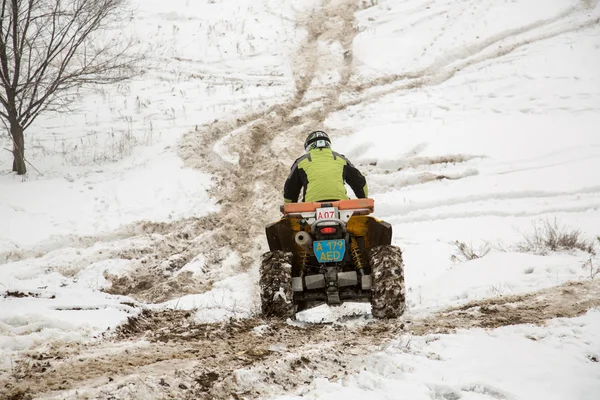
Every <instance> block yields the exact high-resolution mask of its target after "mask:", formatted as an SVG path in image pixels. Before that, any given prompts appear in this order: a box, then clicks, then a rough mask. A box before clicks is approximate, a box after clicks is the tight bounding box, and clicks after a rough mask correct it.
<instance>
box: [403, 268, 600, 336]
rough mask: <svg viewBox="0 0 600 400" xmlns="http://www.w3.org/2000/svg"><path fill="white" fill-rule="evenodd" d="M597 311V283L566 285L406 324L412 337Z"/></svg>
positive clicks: (482, 302) (539, 321)
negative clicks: (593, 309) (592, 309)
mask: <svg viewBox="0 0 600 400" xmlns="http://www.w3.org/2000/svg"><path fill="white" fill-rule="evenodd" d="M595 307H600V281H594V280H590V281H578V282H568V283H565V284H563V285H560V286H556V287H552V288H549V289H544V290H541V291H539V292H534V293H528V294H522V295H513V296H501V297H496V298H491V299H485V300H479V301H472V302H469V303H467V304H465V305H462V306H460V307H454V308H450V309H448V310H444V311H442V312H440V313H438V314H436V315H435V316H432V317H430V318H426V319H423V320H418V321H414V322H413V323H410V324H408V330H409V331H410V332H411V333H413V334H416V335H422V334H426V333H431V332H442V333H447V332H454V331H455V330H456V329H471V328H498V327H501V326H507V325H518V324H543V323H544V322H545V321H547V320H549V319H552V318H573V317H577V316H579V315H581V314H584V313H585V312H586V311H587V310H589V309H591V308H595Z"/></svg>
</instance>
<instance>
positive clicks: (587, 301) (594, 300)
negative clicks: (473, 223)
mask: <svg viewBox="0 0 600 400" xmlns="http://www.w3.org/2000/svg"><path fill="white" fill-rule="evenodd" d="M595 307H600V281H594V280H590V281H577V282H568V283H565V284H563V285H560V286H557V287H553V288H549V289H544V290H541V291H538V292H534V293H528V294H523V295H513V296H502V297H498V298H493V299H484V300H480V301H471V302H469V303H467V304H464V305H461V306H457V307H452V308H449V309H446V310H442V311H440V312H438V313H436V314H434V315H432V316H431V317H427V318H422V319H410V318H409V317H408V318H403V319H400V320H389V321H386V320H371V319H365V317H364V316H363V317H357V318H358V319H359V320H358V323H355V324H345V322H344V321H341V322H338V323H333V324H302V323H298V324H296V325H294V324H287V323H285V322H281V321H277V320H264V319H259V318H254V319H245V320H231V321H228V322H222V323H217V324H199V323H196V322H194V320H193V313H192V312H189V311H164V310H163V311H150V310H146V311H144V312H143V313H142V314H140V315H139V316H137V317H134V318H130V319H129V322H128V323H127V324H124V325H123V326H121V327H119V328H118V329H117V330H116V332H114V333H110V334H107V336H106V340H105V341H103V342H100V343H98V344H88V345H82V344H76V343H73V344H68V345H66V346H65V345H64V344H58V345H56V346H51V347H50V348H49V349H48V350H47V351H45V352H29V353H27V354H24V355H23V358H22V359H21V360H18V361H16V363H15V367H14V368H13V370H12V371H11V373H10V374H6V373H5V374H4V375H3V376H1V378H0V396H1V397H2V398H7V397H9V396H16V395H18V394H20V395H21V396H22V397H20V398H29V397H27V396H34V395H35V396H36V397H41V398H44V396H42V394H44V393H45V394H46V395H47V396H51V395H59V394H60V398H75V397H76V396H77V395H76V394H73V393H74V392H70V393H71V394H68V393H69V392H65V390H73V389H77V390H78V393H79V395H81V394H84V393H87V394H89V397H88V398H105V397H103V396H104V395H105V394H111V395H112V396H114V397H113V398H115V399H133V398H134V397H131V394H128V392H127V391H125V390H121V389H122V388H126V387H128V385H138V386H139V385H142V386H143V387H146V389H147V388H152V392H151V394H152V397H151V398H164V397H168V396H175V397H177V398H186V399H187V398H189V399H192V398H197V399H229V398H231V396H232V393H233V394H236V395H239V396H243V397H246V398H258V397H263V398H264V397H267V396H269V395H274V394H277V393H279V394H280V393H281V391H282V390H283V391H289V390H292V389H293V388H295V387H297V386H299V385H302V384H303V383H304V382H305V381H310V380H312V379H314V377H316V376H340V375H343V374H346V373H356V372H358V370H359V369H360V365H361V363H360V359H361V357H364V356H365V355H367V354H369V352H370V350H369V349H373V346H382V345H385V344H386V343H389V342H390V341H391V340H397V339H398V338H400V337H403V336H407V335H408V336H410V335H429V334H448V333H452V332H455V331H456V330H457V329H471V328H486V329H489V328H499V327H502V326H508V325H516V324H537V325H543V324H544V323H545V322H546V321H547V320H550V319H552V318H570V317H576V316H579V315H582V314H584V313H585V312H586V311H587V310H589V309H590V308H595ZM361 321H362V322H361ZM353 360H355V361H356V362H353ZM250 370H251V372H248V371H250ZM245 373H248V374H250V375H251V376H250V377H247V379H245V378H244V376H245V375H244V374H245ZM250 378H251V379H250ZM140 381H141V382H140ZM161 381H163V382H168V387H167V386H165V385H163V384H160V382H161ZM258 383H260V384H258ZM82 388H87V389H82ZM86 390H87V392H86ZM167 395H168V396H167ZM234 397H235V396H234ZM15 398H19V397H15Z"/></svg>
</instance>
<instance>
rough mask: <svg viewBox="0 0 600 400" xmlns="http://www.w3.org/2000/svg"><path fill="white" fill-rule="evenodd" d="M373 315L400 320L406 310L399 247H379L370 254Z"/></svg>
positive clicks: (402, 264) (402, 268)
mask: <svg viewBox="0 0 600 400" xmlns="http://www.w3.org/2000/svg"><path fill="white" fill-rule="evenodd" d="M369 264H370V265H371V279H372V283H371V310H372V311H371V313H372V314H373V317H375V318H398V317H399V316H401V315H402V314H404V311H405V310H406V297H405V292H404V263H403V262H402V251H401V250H400V248H399V247H396V246H391V245H385V246H377V247H374V248H372V249H371V251H370V252H369Z"/></svg>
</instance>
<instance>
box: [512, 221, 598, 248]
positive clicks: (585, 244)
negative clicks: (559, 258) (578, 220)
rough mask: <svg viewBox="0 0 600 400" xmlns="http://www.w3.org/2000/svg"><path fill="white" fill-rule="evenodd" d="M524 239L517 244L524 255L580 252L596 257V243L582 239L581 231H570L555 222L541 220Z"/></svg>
mask: <svg viewBox="0 0 600 400" xmlns="http://www.w3.org/2000/svg"><path fill="white" fill-rule="evenodd" d="M522 235H523V239H522V240H521V242H519V243H517V245H516V250H517V251H519V252H522V253H533V254H538V255H547V254H548V253H551V252H559V251H566V252H572V251H575V250H580V251H583V252H585V253H589V254H590V255H592V256H595V255H596V249H595V243H594V241H591V240H587V239H585V238H584V237H582V234H581V232H580V231H579V229H570V228H567V227H565V226H561V225H560V224H559V223H558V222H557V221H556V219H554V221H552V222H551V221H549V220H545V221H543V220H539V221H534V222H533V231H532V232H529V233H522Z"/></svg>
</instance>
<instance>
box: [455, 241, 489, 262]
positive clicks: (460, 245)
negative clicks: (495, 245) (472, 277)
mask: <svg viewBox="0 0 600 400" xmlns="http://www.w3.org/2000/svg"><path fill="white" fill-rule="evenodd" d="M452 244H453V245H454V246H456V250H455V252H454V254H453V255H452V256H450V260H451V261H452V262H465V261H471V260H476V259H478V258H481V257H484V256H485V255H486V254H488V253H489V252H490V250H491V247H490V245H489V244H487V243H486V244H485V245H483V246H481V247H479V248H478V249H474V248H473V245H467V244H466V243H464V242H461V241H459V240H455V241H454V242H452Z"/></svg>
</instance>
